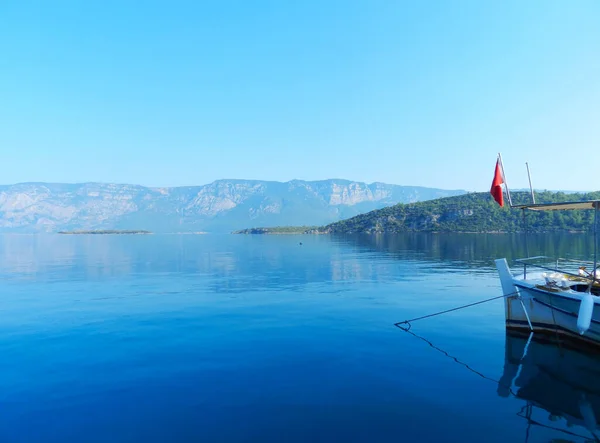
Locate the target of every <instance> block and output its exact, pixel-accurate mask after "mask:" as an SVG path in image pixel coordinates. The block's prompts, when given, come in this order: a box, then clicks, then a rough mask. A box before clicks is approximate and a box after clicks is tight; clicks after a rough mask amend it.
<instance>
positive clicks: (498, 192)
mask: <svg viewBox="0 0 600 443" xmlns="http://www.w3.org/2000/svg"><path fill="white" fill-rule="evenodd" d="M502 183H504V180H503V178H502V171H501V170H500V159H498V160H497V161H496V172H495V173H494V181H493V182H492V188H491V189H490V194H492V197H494V200H496V201H497V202H498V204H499V205H500V206H504V194H503V193H502V186H500V185H502Z"/></svg>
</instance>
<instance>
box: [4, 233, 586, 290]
mask: <svg viewBox="0 0 600 443" xmlns="http://www.w3.org/2000/svg"><path fill="white" fill-rule="evenodd" d="M300 242H302V244H300ZM529 252H530V253H531V254H532V255H538V254H545V255H550V256H555V255H556V256H562V257H567V258H585V257H587V256H589V254H591V252H592V245H591V242H590V240H589V238H588V236H585V235H578V234H556V235H544V236H531V237H530V238H529ZM525 255H526V248H525V245H524V240H523V237H522V236H521V235H485V234H460V235H457V234H402V235H388V236H386V235H371V236H367V235H354V236H347V237H330V236H239V235H195V236H191V235H152V236H61V235H2V236H0V277H2V279H7V278H8V279H18V280H27V279H29V280H32V279H35V280H44V279H50V278H52V277H51V276H52V275H60V276H61V278H63V279H69V280H82V279H105V278H123V277H127V276H131V275H135V274H137V275H139V274H149V275H150V274H151V275H159V274H161V273H169V274H185V275H188V276H190V275H204V276H208V277H211V279H209V280H208V281H207V282H205V283H204V284H208V285H209V286H211V288H212V289H213V290H214V291H216V292H240V291H248V290H252V289H255V288H269V287H271V288H283V287H285V288H286V289H294V288H301V287H302V286H303V285H306V284H307V283H310V282H315V281H316V282H324V281H330V282H349V281H353V282H357V281H397V280H419V279H423V278H426V277H427V276H428V275H430V274H432V273H435V272H438V271H439V270H440V269H443V270H444V271H445V272H456V273H465V272H471V273H481V272H483V273H491V272H495V271H494V267H493V260H494V259H495V258H498V257H507V258H508V259H509V260H511V259H514V258H518V257H522V256H525ZM57 270H60V273H57V272H55V271H57Z"/></svg>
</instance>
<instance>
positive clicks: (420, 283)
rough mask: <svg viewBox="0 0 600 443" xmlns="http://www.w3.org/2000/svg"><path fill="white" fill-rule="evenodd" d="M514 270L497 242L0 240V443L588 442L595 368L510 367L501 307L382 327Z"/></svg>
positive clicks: (437, 307)
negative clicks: (496, 263) (406, 327)
mask: <svg viewBox="0 0 600 443" xmlns="http://www.w3.org/2000/svg"><path fill="white" fill-rule="evenodd" d="M590 246H591V245H590V244H589V242H587V240H586V238H585V237H581V236H576V235H570V236H569V235H563V236H554V237H552V236H547V237H543V238H533V239H531V241H530V242H529V244H528V245H527V248H528V249H529V251H528V252H529V253H530V254H531V255H535V254H537V253H546V254H550V255H554V254H559V255H562V256H567V257H584V256H585V255H586V254H588V253H589V252H590ZM522 255H525V244H524V241H523V239H522V238H520V237H517V236H505V235H406V236H390V237H386V236H357V237H345V238H336V237H328V236H235V235H149V236H102V235H100V236H61V235H45V236H43V235H39V236H27V235H4V236H0V313H1V318H0V441H2V442H61V443H64V442H89V443H92V442H145V443H148V442H337V441H339V442H354V441H357V442H362V441H364V442H403V441H404V442H405V441H411V442H412V441H415V442H417V441H419V442H424V441H431V442H441V441H457V442H512V441H529V442H549V441H577V442H583V441H586V439H589V440H590V441H593V438H594V437H593V435H592V433H591V432H590V430H588V429H587V428H586V424H587V427H588V428H589V427H592V428H593V426H595V422H592V421H590V420H592V419H594V420H595V417H596V416H598V415H596V414H600V403H598V401H597V397H595V395H597V394H596V393H595V392H598V391H594V389H592V388H593V386H591V385H593V384H594V383H596V386H597V383H598V381H600V362H598V360H596V359H594V358H592V357H590V356H586V355H583V354H578V353H574V352H573V351H569V350H563V349H561V348H558V347H556V346H553V345H552V344H544V343H540V342H538V341H537V340H532V341H531V342H530V345H529V346H528V347H527V352H525V350H524V349H525V345H526V343H527V337H526V336H525V337H512V336H509V337H507V335H506V331H505V328H504V313H503V301H502V300H501V299H500V300H495V301H492V302H489V303H486V304H482V305H478V306H475V307H471V308H468V309H464V310H460V311H455V312H452V313H449V314H445V315H442V316H438V317H433V318H429V319H425V320H421V321H417V322H414V323H413V325H412V329H411V330H410V332H412V333H413V334H414V335H413V334H411V333H407V332H404V331H402V330H400V329H399V328H397V327H395V326H394V323H395V322H399V321H402V320H405V319H410V318H413V317H419V316H422V315H426V314H430V313H433V312H436V311H441V310H444V309H448V308H452V307H454V306H458V305H462V304H466V303H470V302H474V301H478V300H481V299H487V298H490V297H494V296H497V295H501V291H500V285H499V281H498V279H497V275H496V272H495V268H494V267H493V260H494V259H495V258H498V257H508V258H509V259H514V258H517V257H518V256H522ZM524 355H525V357H524V358H523V356H524ZM578 371H579V372H578ZM582 374H583V375H582ZM586 374H587V375H586ZM586 377H588V378H589V379H590V380H588V379H586ZM501 378H502V380H503V381H502V382H501V383H500V384H498V380H500V379H501ZM565 379H567V380H568V379H571V382H568V383H567V382H565V381H564V380H565ZM573 380H574V381H573ZM586 402H587V403H586ZM586 408H587V409H586ZM586 411H587V412H586ZM590 411H591V412H592V419H590V414H589V412H590ZM598 418H599V419H600V417H598ZM598 435H600V433H599V434H598ZM560 439H562V440H560Z"/></svg>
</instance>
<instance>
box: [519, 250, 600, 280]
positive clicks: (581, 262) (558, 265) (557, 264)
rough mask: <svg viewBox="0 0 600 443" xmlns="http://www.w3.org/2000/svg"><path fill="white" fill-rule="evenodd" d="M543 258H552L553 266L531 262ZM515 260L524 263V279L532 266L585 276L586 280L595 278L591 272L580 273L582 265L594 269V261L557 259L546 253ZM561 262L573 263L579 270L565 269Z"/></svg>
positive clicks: (564, 263) (573, 275) (569, 274)
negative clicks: (588, 274) (588, 273)
mask: <svg viewBox="0 0 600 443" xmlns="http://www.w3.org/2000/svg"><path fill="white" fill-rule="evenodd" d="M542 259H546V260H547V261H550V260H552V266H551V265H548V264H540V263H531V261H533V260H542ZM515 261H516V262H518V263H522V264H523V279H526V278H527V268H528V267H531V268H536V269H543V270H546V271H553V272H561V273H562V274H565V275H568V276H571V277H577V278H583V279H586V280H594V278H593V274H591V273H590V276H589V277H588V276H585V275H581V274H580V273H579V269H581V268H582V267H587V266H589V267H591V268H592V270H593V266H594V262H592V261H586V260H575V259H571V258H556V259H554V258H552V257H548V256H545V255H537V256H535V257H526V258H519V259H516V260H515ZM561 264H562V265H565V266H567V267H568V265H572V266H573V267H576V268H577V270H576V271H570V270H567V269H565V268H564V267H562V268H561ZM592 272H593V271H592ZM596 280H597V278H596Z"/></svg>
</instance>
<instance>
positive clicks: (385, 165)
mask: <svg viewBox="0 0 600 443" xmlns="http://www.w3.org/2000/svg"><path fill="white" fill-rule="evenodd" d="M599 23H600V2H598V1H597V0H581V1H580V0H573V1H562V0H561V1H550V0H539V1H536V0H527V1H524V0H515V1H496V2H492V1H482V0H472V1H467V0H456V1H449V0H448V1H428V0H424V1H400V0H391V1H377V0H364V1H354V0H340V1H327V0H319V1H314V0H298V1H291V0H290V1H277V0H272V1H247V0H240V1H232V0H215V1H201V0H199V1H187V2H186V1H173V0H170V1H161V2H158V1H143V2H141V1H136V2H133V1H125V0H103V1H83V0H78V1H71V2H68V1H60V0H56V1H52V2H50V1H44V0H42V1H37V2H32V1H27V0H5V1H2V2H0V54H1V56H0V183H3V184H11V183H16V182H23V181H51V182H84V181H103V182H119V183H136V184H143V185H150V186H177V185H192V184H205V183H208V182H211V181H213V180H215V179H219V178H249V179H265V180H281V181H287V180H290V179H294V178H298V179H306V180H315V179H325V178H347V179H353V180H360V181H367V182H373V181H382V182H387V183H396V184H403V185H422V186H432V187H441V188H448V189H450V188H453V189H454V188H461V189H467V190H488V189H489V187H490V184H491V181H492V176H493V171H494V166H495V160H496V155H497V152H502V154H503V157H504V163H505V167H506V173H507V179H508V182H509V185H511V187H525V186H527V177H526V170H525V161H528V162H529V164H530V166H531V168H532V175H533V180H534V185H535V186H536V187H539V188H546V189H570V190H592V189H593V190H597V189H600V173H598V165H600V25H599Z"/></svg>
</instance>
